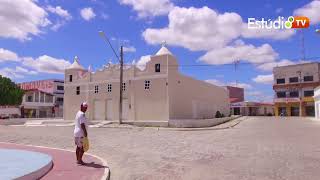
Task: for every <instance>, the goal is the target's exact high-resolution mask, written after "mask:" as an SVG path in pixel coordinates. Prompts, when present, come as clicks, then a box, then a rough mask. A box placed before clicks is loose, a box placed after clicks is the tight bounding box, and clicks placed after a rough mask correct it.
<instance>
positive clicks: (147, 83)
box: [144, 80, 150, 89]
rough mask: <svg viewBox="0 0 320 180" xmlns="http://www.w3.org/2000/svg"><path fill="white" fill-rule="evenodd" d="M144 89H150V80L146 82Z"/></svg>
mask: <svg viewBox="0 0 320 180" xmlns="http://www.w3.org/2000/svg"><path fill="white" fill-rule="evenodd" d="M144 89H150V81H149V80H146V81H144Z"/></svg>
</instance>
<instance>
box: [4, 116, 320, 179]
mask: <svg viewBox="0 0 320 180" xmlns="http://www.w3.org/2000/svg"><path fill="white" fill-rule="evenodd" d="M221 126H222V125H221ZM224 126H226V125H224ZM88 132H89V138H90V152H91V153H93V154H96V155H98V156H100V157H102V158H104V159H105V160H107V161H108V165H109V167H110V170H111V179H112V180H132V179H139V180H142V179H143V180H144V179H148V180H159V179H175V180H198V179H199V180H225V179H228V180H257V179H259V180H283V179H290V180H302V179H303V180H316V179H319V177H320V171H319V169H320V143H319V140H318V139H320V133H319V132H320V122H319V121H312V120H310V119H308V118H299V117H297V118H293V117H292V118H288V117H283V118H277V117H248V118H246V119H245V120H243V121H241V122H240V123H239V124H238V125H236V126H234V127H233V128H221V129H218V130H205V131H161V130H158V129H155V128H128V127H127V128H89V131H88ZM0 133H1V136H0V141H6V142H14V143H23V144H33V145H42V146H51V147H59V148H63V149H70V150H73V149H74V144H73V127H17V126H16V127H13V126H0Z"/></svg>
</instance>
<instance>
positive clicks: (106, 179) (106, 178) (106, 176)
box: [0, 142, 110, 180]
mask: <svg viewBox="0 0 320 180" xmlns="http://www.w3.org/2000/svg"><path fill="white" fill-rule="evenodd" d="M0 143H3V144H14V145H23V146H30V147H37V148H45V149H55V150H60V151H68V152H72V153H74V152H75V151H73V150H68V149H61V148H53V147H47V146H35V145H30V144H19V143H11V142H0ZM85 154H86V155H89V156H92V157H94V158H97V159H99V160H100V161H101V162H102V164H103V166H106V167H107V168H105V170H104V175H103V176H102V177H101V180H109V179H110V169H109V167H108V166H107V162H106V161H105V160H104V159H103V158H101V157H99V156H97V155H94V154H91V153H85Z"/></svg>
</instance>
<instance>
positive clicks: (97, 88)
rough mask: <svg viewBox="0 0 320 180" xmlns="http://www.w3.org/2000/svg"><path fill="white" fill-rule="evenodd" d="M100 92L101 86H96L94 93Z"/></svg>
mask: <svg viewBox="0 0 320 180" xmlns="http://www.w3.org/2000/svg"><path fill="white" fill-rule="evenodd" d="M98 92H99V86H94V93H96V94H97V93H98Z"/></svg>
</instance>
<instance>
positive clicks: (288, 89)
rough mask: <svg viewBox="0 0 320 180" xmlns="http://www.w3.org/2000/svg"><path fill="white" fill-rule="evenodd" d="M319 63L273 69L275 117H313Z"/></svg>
mask: <svg viewBox="0 0 320 180" xmlns="http://www.w3.org/2000/svg"><path fill="white" fill-rule="evenodd" d="M319 69H320V63H317V62H314V63H305V64H296V65H289V66H281V67H275V68H274V69H273V75H274V85H273V89H274V91H275V97H274V103H275V115H276V116H278V115H287V116H315V106H314V98H313V96H314V89H315V88H316V87H317V86H319V85H320V78H319V76H320V71H319Z"/></svg>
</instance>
